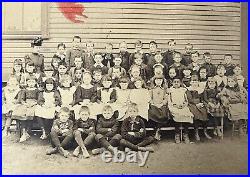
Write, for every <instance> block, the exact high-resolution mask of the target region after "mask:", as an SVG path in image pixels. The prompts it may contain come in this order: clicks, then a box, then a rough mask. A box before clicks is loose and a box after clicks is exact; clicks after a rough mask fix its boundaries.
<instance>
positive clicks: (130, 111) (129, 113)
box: [127, 107, 138, 118]
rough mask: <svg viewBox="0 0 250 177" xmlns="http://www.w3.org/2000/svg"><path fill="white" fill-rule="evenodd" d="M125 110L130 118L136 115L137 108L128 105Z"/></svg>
mask: <svg viewBox="0 0 250 177" xmlns="http://www.w3.org/2000/svg"><path fill="white" fill-rule="evenodd" d="M127 112H128V115H129V116H130V117H131V118H135V117H136V116H138V110H137V109H135V108H133V107H129V108H128V111H127Z"/></svg>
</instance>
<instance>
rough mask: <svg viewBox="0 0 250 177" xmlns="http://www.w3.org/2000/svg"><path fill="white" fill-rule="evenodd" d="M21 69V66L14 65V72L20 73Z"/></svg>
mask: <svg viewBox="0 0 250 177" xmlns="http://www.w3.org/2000/svg"><path fill="white" fill-rule="evenodd" d="M21 69H22V65H14V70H15V72H20V71H21Z"/></svg>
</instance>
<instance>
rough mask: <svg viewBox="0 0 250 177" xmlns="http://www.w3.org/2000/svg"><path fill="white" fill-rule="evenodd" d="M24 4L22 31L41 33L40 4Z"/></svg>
mask: <svg viewBox="0 0 250 177" xmlns="http://www.w3.org/2000/svg"><path fill="white" fill-rule="evenodd" d="M23 4H24V11H23V13H24V15H23V16H24V20H23V22H24V23H23V30H24V31H41V3H40V2H25V3H23Z"/></svg>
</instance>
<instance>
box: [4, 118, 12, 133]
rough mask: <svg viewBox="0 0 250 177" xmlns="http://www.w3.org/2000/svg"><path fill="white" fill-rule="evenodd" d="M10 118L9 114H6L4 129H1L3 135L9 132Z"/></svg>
mask: <svg viewBox="0 0 250 177" xmlns="http://www.w3.org/2000/svg"><path fill="white" fill-rule="evenodd" d="M11 122H12V119H11V117H10V116H6V121H5V125H4V130H3V136H7V135H8V133H9V129H10V125H11Z"/></svg>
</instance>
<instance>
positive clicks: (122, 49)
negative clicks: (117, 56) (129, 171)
mask: <svg viewBox="0 0 250 177" xmlns="http://www.w3.org/2000/svg"><path fill="white" fill-rule="evenodd" d="M120 51H121V52H126V51H127V44H126V43H121V44H120Z"/></svg>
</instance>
